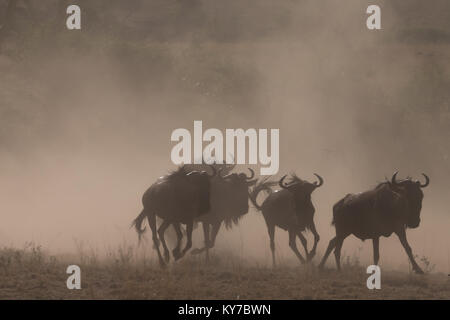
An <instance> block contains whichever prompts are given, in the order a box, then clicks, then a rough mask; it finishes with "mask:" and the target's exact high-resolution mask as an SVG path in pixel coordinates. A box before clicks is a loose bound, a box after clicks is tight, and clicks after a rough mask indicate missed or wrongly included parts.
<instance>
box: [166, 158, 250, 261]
mask: <svg viewBox="0 0 450 320" xmlns="http://www.w3.org/2000/svg"><path fill="white" fill-rule="evenodd" d="M210 162H211V161H210ZM211 165H212V166H214V168H215V169H216V170H217V172H218V174H217V175H216V176H215V177H214V178H212V179H211V210H210V212H208V213H207V214H205V215H202V216H201V217H199V218H197V219H196V222H201V223H202V227H203V236H204V243H205V244H204V247H203V248H198V249H194V250H192V251H191V253H192V254H199V253H202V252H204V251H206V259H207V260H208V250H209V249H211V248H213V247H214V244H215V241H216V237H217V234H218V232H219V230H220V227H221V225H222V222H223V223H224V224H225V227H226V229H230V228H232V226H233V224H235V225H236V224H238V222H239V220H240V218H242V217H243V216H244V215H245V214H246V213H247V212H248V209H249V205H248V188H249V186H252V185H253V184H255V183H256V179H255V180H252V179H253V178H254V176H255V172H254V171H253V170H252V169H250V168H249V170H250V176H247V175H245V174H244V173H231V171H232V170H233V169H234V168H235V166H236V165H235V164H217V163H213V164H211ZM211 165H208V164H206V163H205V162H203V163H202V164H194V165H190V166H187V168H188V169H191V170H197V171H199V170H204V168H205V167H206V166H211ZM174 227H175V226H174Z"/></svg>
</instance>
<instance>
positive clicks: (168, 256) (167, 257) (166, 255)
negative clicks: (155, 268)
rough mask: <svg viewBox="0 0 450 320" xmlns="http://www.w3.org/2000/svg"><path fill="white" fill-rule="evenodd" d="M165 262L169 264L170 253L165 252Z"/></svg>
mask: <svg viewBox="0 0 450 320" xmlns="http://www.w3.org/2000/svg"><path fill="white" fill-rule="evenodd" d="M164 260H165V261H166V263H169V261H170V254H169V251H164Z"/></svg>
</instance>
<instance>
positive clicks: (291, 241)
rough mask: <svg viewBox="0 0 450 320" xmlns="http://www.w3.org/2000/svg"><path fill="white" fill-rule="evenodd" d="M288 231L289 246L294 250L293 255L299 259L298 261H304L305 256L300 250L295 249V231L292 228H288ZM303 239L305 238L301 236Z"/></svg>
mask: <svg viewBox="0 0 450 320" xmlns="http://www.w3.org/2000/svg"><path fill="white" fill-rule="evenodd" d="M288 233H289V247H290V248H291V249H292V251H294V253H295V255H296V256H297V258H298V259H299V260H300V262H301V263H305V262H306V261H305V258H303V256H302V255H301V254H300V252H299V251H298V249H297V244H296V243H295V240H296V239H297V238H296V236H297V233H296V232H294V231H292V230H288ZM303 240H305V238H303ZM305 242H306V240H305Z"/></svg>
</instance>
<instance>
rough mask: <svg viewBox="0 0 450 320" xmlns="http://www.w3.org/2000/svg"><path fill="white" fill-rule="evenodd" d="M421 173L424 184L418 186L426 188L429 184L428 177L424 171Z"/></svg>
mask: <svg viewBox="0 0 450 320" xmlns="http://www.w3.org/2000/svg"><path fill="white" fill-rule="evenodd" d="M422 175H423V176H424V177H425V183H424V184H420V187H421V188H426V187H428V185H429V184H430V178H428V176H427V175H426V174H425V173H422Z"/></svg>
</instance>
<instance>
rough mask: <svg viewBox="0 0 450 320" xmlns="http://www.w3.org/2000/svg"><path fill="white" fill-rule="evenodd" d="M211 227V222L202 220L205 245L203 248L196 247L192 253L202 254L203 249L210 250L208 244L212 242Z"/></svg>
mask: <svg viewBox="0 0 450 320" xmlns="http://www.w3.org/2000/svg"><path fill="white" fill-rule="evenodd" d="M209 227H210V224H209V223H207V222H202V228H203V239H204V242H205V245H204V246H203V248H200V249H199V248H195V249H193V250H192V251H191V254H200V253H202V252H203V251H206V250H208V246H209V243H210V240H209V239H210V238H209Z"/></svg>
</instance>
